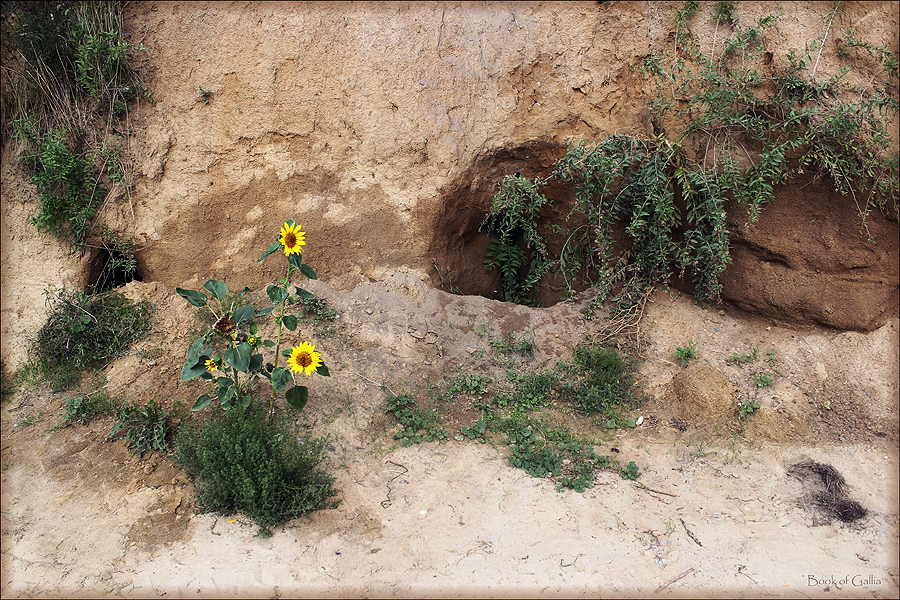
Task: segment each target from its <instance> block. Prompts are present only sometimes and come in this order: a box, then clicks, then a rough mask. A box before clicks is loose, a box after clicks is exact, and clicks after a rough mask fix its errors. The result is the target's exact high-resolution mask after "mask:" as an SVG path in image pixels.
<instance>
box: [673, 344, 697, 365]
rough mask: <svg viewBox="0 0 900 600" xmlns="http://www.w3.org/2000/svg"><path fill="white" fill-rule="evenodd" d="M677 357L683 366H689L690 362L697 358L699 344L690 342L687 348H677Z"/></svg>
mask: <svg viewBox="0 0 900 600" xmlns="http://www.w3.org/2000/svg"><path fill="white" fill-rule="evenodd" d="M675 356H676V357H677V358H678V360H680V361H681V366H682V367H684V366H686V365H687V363H688V361H689V360H690V359H692V358H696V357H697V342H695V341H694V340H688V341H687V345H686V346H685V347H683V348H682V347H681V346H678V347H677V348H675Z"/></svg>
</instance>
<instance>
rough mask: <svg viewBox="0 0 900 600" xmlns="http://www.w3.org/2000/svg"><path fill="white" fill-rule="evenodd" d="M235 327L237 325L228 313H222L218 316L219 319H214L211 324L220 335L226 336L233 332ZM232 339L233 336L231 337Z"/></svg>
mask: <svg viewBox="0 0 900 600" xmlns="http://www.w3.org/2000/svg"><path fill="white" fill-rule="evenodd" d="M236 328H237V325H235V324H234V321H232V320H231V317H229V316H228V315H222V316H221V317H219V320H218V321H216V323H215V325H213V329H215V330H216V331H218V332H219V333H221V334H222V335H228V336H230V335H231V334H233V333H234V331H235V329H236ZM232 339H234V338H233V337H232Z"/></svg>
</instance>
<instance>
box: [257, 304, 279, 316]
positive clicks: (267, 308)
mask: <svg viewBox="0 0 900 600" xmlns="http://www.w3.org/2000/svg"><path fill="white" fill-rule="evenodd" d="M274 309H275V306H269V307H266V308H264V309H262V310H258V311H256V316H257V317H262V316H264V315H267V314H269V313H270V312H272V311H273V310H274Z"/></svg>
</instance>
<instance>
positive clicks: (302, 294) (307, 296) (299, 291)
mask: <svg viewBox="0 0 900 600" xmlns="http://www.w3.org/2000/svg"><path fill="white" fill-rule="evenodd" d="M294 289H295V290H297V296H299V297H300V298H303V299H304V300H311V299H313V298H315V297H316V295H315V294H313V293H312V292H307V291H306V290H304V289H303V288H299V287H296V286H295V287H294Z"/></svg>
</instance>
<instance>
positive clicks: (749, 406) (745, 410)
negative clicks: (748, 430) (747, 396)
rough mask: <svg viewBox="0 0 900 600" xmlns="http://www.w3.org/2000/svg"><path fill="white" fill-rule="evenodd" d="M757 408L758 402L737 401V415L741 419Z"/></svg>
mask: <svg viewBox="0 0 900 600" xmlns="http://www.w3.org/2000/svg"><path fill="white" fill-rule="evenodd" d="M757 410H759V404H757V403H756V402H753V401H751V400H740V401H738V415H739V416H740V417H741V418H742V419H743V418H745V417H747V416H749V415H751V414H753V413H754V412H755V411H757Z"/></svg>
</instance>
